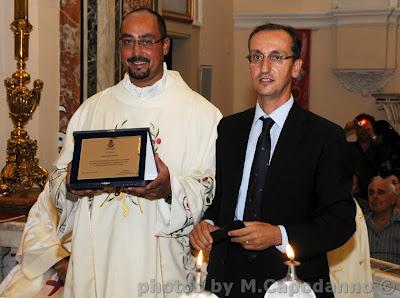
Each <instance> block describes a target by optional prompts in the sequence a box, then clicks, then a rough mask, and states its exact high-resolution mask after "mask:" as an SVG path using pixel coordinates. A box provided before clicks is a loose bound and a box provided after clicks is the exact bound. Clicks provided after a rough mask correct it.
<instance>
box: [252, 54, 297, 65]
mask: <svg viewBox="0 0 400 298" xmlns="http://www.w3.org/2000/svg"><path fill="white" fill-rule="evenodd" d="M293 57H294V56H293V55H292V56H283V55H282V54H280V53H278V52H272V53H270V54H269V55H268V56H267V60H268V61H269V62H271V63H275V64H280V63H282V62H283V61H284V60H287V59H290V58H293ZM246 58H247V60H249V62H250V63H253V64H259V63H261V62H262V61H264V60H265V55H264V54H263V53H261V52H251V53H250V54H248V55H247V56H246Z"/></svg>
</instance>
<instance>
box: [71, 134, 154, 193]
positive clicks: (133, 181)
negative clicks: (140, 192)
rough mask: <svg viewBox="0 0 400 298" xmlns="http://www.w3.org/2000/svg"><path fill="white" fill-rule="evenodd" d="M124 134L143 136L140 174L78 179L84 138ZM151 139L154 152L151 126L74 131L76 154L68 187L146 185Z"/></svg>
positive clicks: (110, 136) (93, 187) (92, 187)
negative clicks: (146, 164)
mask: <svg viewBox="0 0 400 298" xmlns="http://www.w3.org/2000/svg"><path fill="white" fill-rule="evenodd" d="M123 136H141V144H140V158H139V175H138V176H131V177H118V178H107V177H105V178H100V179H81V180H79V179H78V172H79V160H80V154H81V149H82V140H84V139H90V138H114V137H123ZM147 139H149V142H150V145H151V148H152V151H153V154H154V148H153V144H152V143H151V139H150V130H149V128H132V129H117V130H114V129H112V130H90V131H75V132H74V140H75V144H74V154H73V159H72V164H71V176H70V183H69V184H67V189H69V190H70V189H75V190H80V189H81V190H82V189H99V188H104V187H134V186H144V185H146V184H147V183H149V182H150V181H146V180H144V173H145V162H146V146H147Z"/></svg>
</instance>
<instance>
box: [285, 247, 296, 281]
mask: <svg viewBox="0 0 400 298" xmlns="http://www.w3.org/2000/svg"><path fill="white" fill-rule="evenodd" d="M286 255H287V256H288V258H289V261H287V262H285V264H286V265H288V267H289V268H288V276H290V278H291V279H292V280H294V279H296V269H295V266H298V265H300V263H299V262H296V261H295V260H294V251H293V248H292V246H291V245H290V244H288V245H286Z"/></svg>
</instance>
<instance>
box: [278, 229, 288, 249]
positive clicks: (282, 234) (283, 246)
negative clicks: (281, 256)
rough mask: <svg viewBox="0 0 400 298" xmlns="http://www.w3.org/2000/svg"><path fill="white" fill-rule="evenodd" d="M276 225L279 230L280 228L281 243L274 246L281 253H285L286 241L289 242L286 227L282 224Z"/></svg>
mask: <svg viewBox="0 0 400 298" xmlns="http://www.w3.org/2000/svg"><path fill="white" fill-rule="evenodd" d="M278 227H279V230H281V236H282V243H281V245H277V246H275V247H276V249H277V250H279V251H280V252H281V253H286V245H288V243H289V241H288V236H287V233H286V229H285V227H284V226H281V225H278Z"/></svg>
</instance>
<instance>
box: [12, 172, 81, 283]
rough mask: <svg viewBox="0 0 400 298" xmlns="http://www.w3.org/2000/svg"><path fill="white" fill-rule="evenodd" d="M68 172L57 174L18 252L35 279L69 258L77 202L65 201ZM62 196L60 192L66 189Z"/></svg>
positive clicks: (34, 212)
mask: <svg viewBox="0 0 400 298" xmlns="http://www.w3.org/2000/svg"><path fill="white" fill-rule="evenodd" d="M65 175H66V172H65V170H56V171H54V172H53V173H52V174H51V176H50V179H49V181H48V182H47V183H46V185H45V188H44V189H43V191H42V193H41V194H40V195H39V197H38V200H37V202H36V203H35V204H34V205H33V207H32V208H31V210H30V212H29V217H28V219H27V222H26V225H25V229H24V232H23V234H22V240H21V244H20V247H19V249H18V252H17V259H18V260H19V261H20V263H21V266H22V271H23V272H24V274H25V275H26V276H27V277H28V278H35V277H37V276H39V275H41V274H43V273H44V272H46V271H47V270H48V269H49V268H51V267H52V266H53V265H54V264H55V263H56V262H58V261H59V260H61V259H63V258H65V257H67V256H69V254H70V253H69V250H68V246H69V242H70V235H71V231H70V229H71V228H68V229H66V227H67V226H68V225H69V222H70V219H71V217H73V208H74V203H73V202H66V201H65V182H64V181H65ZM63 188H64V191H63V192H60V189H63Z"/></svg>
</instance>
